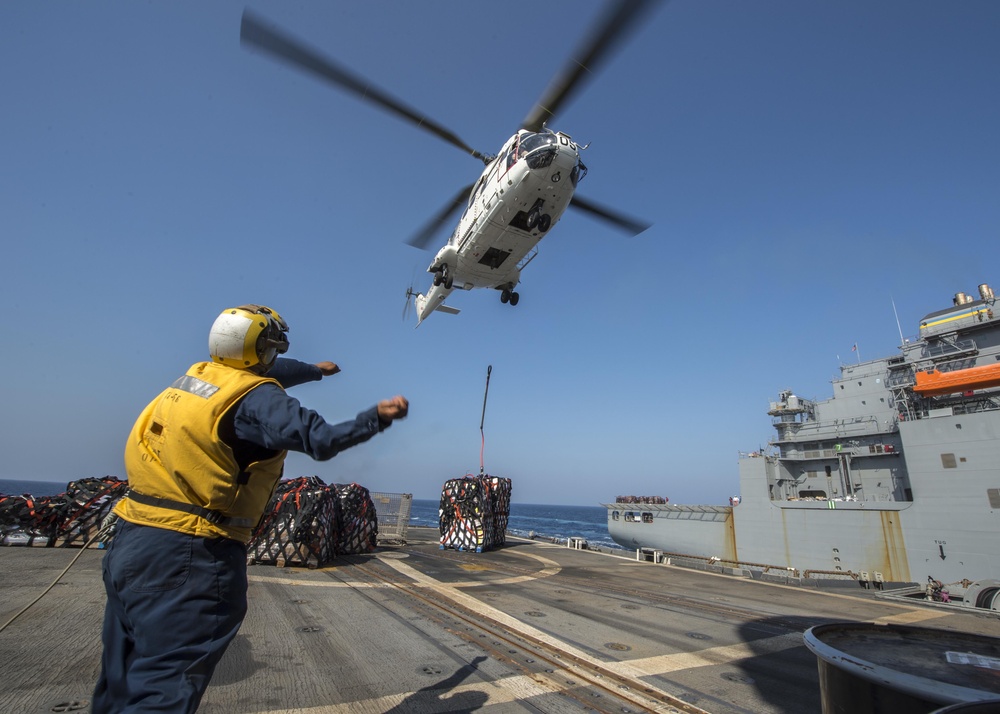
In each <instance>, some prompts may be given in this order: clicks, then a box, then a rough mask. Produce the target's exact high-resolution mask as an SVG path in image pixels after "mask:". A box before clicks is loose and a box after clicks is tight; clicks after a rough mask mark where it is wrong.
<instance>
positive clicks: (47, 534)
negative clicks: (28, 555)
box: [0, 476, 128, 547]
mask: <svg viewBox="0 0 1000 714" xmlns="http://www.w3.org/2000/svg"><path fill="white" fill-rule="evenodd" d="M127 489H128V482H127V481H122V480H120V479H118V478H116V477H114V476H105V477H104V478H85V479H80V480H79V481H71V482H70V483H69V484H68V485H67V486H66V491H65V492H63V493H61V494H59V495H57V496H37V497H36V496H31V495H29V494H22V495H20V496H8V495H3V494H0V544H2V545H27V546H67V547H83V546H85V545H88V544H90V543H91V542H92V541H93V540H94V539H95V537H96V536H97V533H98V531H99V530H100V528H101V522H102V521H103V520H104V518H105V517H106V516H107V515H108V514H109V513H110V512H111V509H112V508H113V507H114V505H115V503H117V502H118V499H120V498H121V497H122V496H124V495H125V491H126V490H127Z"/></svg>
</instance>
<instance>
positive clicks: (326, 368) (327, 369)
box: [316, 362, 340, 377]
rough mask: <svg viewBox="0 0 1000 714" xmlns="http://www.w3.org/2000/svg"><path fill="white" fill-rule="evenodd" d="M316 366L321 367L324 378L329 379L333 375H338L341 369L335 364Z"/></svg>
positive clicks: (326, 363)
mask: <svg viewBox="0 0 1000 714" xmlns="http://www.w3.org/2000/svg"><path fill="white" fill-rule="evenodd" d="M316 366H317V367H319V371H320V372H322V373H323V376H324V377H329V376H330V375H332V374H336V373H337V372H339V371H340V367H338V366H337V365H335V364H334V363H333V362H317V363H316Z"/></svg>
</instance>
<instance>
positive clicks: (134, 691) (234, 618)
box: [93, 305, 409, 714]
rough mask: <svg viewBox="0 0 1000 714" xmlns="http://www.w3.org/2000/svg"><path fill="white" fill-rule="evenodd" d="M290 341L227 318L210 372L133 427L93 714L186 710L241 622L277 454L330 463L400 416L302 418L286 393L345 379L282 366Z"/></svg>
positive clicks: (402, 408) (176, 387)
mask: <svg viewBox="0 0 1000 714" xmlns="http://www.w3.org/2000/svg"><path fill="white" fill-rule="evenodd" d="M287 332H288V325H287V324H286V323H285V321H284V320H283V319H282V318H281V316H280V315H279V314H278V313H277V312H276V311H274V310H272V309H270V308H268V307H264V306H263V305H241V306H240V307H235V308H230V309H227V310H224V311H223V312H222V314H220V315H219V317H218V318H217V319H216V320H215V323H214V324H213V325H212V328H211V331H210V332H209V339H208V344H209V354H210V355H211V361H209V362H198V363H197V364H194V365H193V366H192V367H191V368H190V369H189V370H188V371H187V373H186V374H185V375H184V376H182V377H180V378H179V379H177V380H176V381H175V382H174V383H173V384H172V385H170V387H168V388H167V389H166V390H164V391H163V392H162V393H161V394H160V395H159V396H158V397H156V398H155V399H154V400H153V401H152V402H151V403H150V404H149V405H148V406H147V407H146V409H145V410H143V412H142V414H141V415H140V416H139V419H138V421H137V422H136V423H135V426H134V427H133V429H132V433H131V435H130V436H129V439H128V443H127V444H126V447H125V470H126V472H127V475H128V481H129V491H128V493H127V495H126V496H125V497H124V498H123V499H122V500H121V501H120V502H119V503H118V504H117V506H116V507H115V509H114V512H115V514H116V515H117V516H119V517H120V519H121V520H120V521H118V523H117V525H116V533H115V535H114V538H112V540H111V541H110V543H109V545H108V549H107V552H106V554H105V556H104V559H103V564H102V569H103V575H104V585H105V589H106V591H107V606H106V608H105V615H104V628H103V633H102V640H103V644H104V650H103V654H102V658H101V674H100V678H99V679H98V682H97V686H96V688H95V691H94V699H93V712H94V714H110V713H112V712H113V713H114V714H123V713H125V712H151V711H157V712H194V711H195V710H196V709H197V708H198V704H199V702H200V701H201V698H202V696H203V695H204V693H205V690H206V688H207V687H208V683H209V680H210V679H211V678H212V673H213V671H214V670H215V667H216V665H217V664H218V662H219V660H220V659H221V658H222V655H223V653H224V652H225V650H226V648H227V647H228V646H229V643H230V642H231V641H232V640H233V638H234V637H235V636H236V633H237V632H238V630H239V628H240V625H241V624H242V622H243V618H244V616H245V615H246V611H247V573H246V560H247V551H246V543H247V541H248V540H249V539H250V536H251V534H252V532H253V529H254V527H255V526H256V525H257V524H258V522H259V521H260V519H261V517H262V515H263V512H264V509H265V508H266V506H267V503H268V500H269V499H270V497H271V495H272V493H273V491H274V488H275V486H276V485H277V483H278V481H279V479H280V478H281V474H282V466H283V462H284V460H285V456H286V454H287V453H288V452H289V451H298V452H303V453H306V454H309V455H310V456H312V457H313V458H314V459H318V460H326V459H330V458H332V457H334V456H336V455H337V454H338V453H339V452H341V451H343V450H344V449H347V448H349V447H351V446H354V445H356V444H360V443H362V442H364V441H367V440H368V439H370V438H372V437H373V436H374V435H375V434H378V433H380V432H382V431H384V430H385V429H387V428H388V427H389V425H390V424H392V422H393V421H394V420H396V419H400V418H403V417H405V416H406V414H407V411H408V408H409V404H408V402H407V400H406V399H405V398H403V397H401V396H396V397H393V398H392V399H386V400H383V401H380V402H378V404H376V405H375V406H373V407H371V408H370V409H367V410H365V411H363V412H361V413H360V414H358V415H357V417H356V418H355V419H354V420H351V421H346V422H343V423H341V424H337V425H332V424H328V423H327V422H326V421H325V420H324V419H323V418H322V417H321V416H320V415H319V414H317V413H316V412H314V411H312V410H310V409H306V408H304V407H303V406H302V405H301V404H300V403H299V402H298V400H297V399H295V398H294V397H291V396H289V395H288V394H286V393H285V388H288V387H292V386H295V385H298V384H302V383H304V382H309V381H317V380H320V379H322V378H323V377H325V376H330V375H333V374H336V373H337V372H339V371H340V369H339V367H337V365H336V364H334V363H332V362H320V363H318V364H315V365H312V364H307V363H304V362H299V361H297V360H292V359H283V358H278V355H279V354H284V353H285V352H286V351H287V350H288V338H287Z"/></svg>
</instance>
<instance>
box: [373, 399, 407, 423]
mask: <svg viewBox="0 0 1000 714" xmlns="http://www.w3.org/2000/svg"><path fill="white" fill-rule="evenodd" d="M377 408H378V418H379V419H381V420H382V421H394V420H396V419H402V418H403V417H405V416H406V413H407V412H408V411H409V410H410V403H409V402H408V401H406V397H400V396H398V395H397V396H395V397H393V398H392V399H383V400H382V401H381V402H379V403H378V405H377Z"/></svg>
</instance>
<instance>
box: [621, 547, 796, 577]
mask: <svg viewBox="0 0 1000 714" xmlns="http://www.w3.org/2000/svg"><path fill="white" fill-rule="evenodd" d="M650 556H653V558H654V561H653V562H659V563H664V564H665V565H672V564H675V563H674V561H693V562H698V563H703V564H704V565H705V566H706V567H707V568H711V567H718V568H725V567H729V568H730V569H733V570H756V571H759V572H761V573H767V574H769V575H775V574H777V575H782V576H784V577H789V578H798V577H800V574H799V570H798V568H789V567H788V566H785V565H774V564H772V563H753V562H749V561H744V560H729V559H727V558H719V557H717V556H705V555H689V554H687V553H672V552H670V551H668V550H659V549H656V550H654V549H652V548H638V549H636V560H649V559H650Z"/></svg>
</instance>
